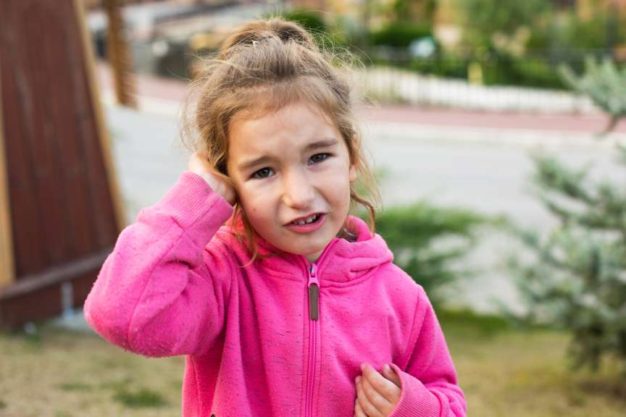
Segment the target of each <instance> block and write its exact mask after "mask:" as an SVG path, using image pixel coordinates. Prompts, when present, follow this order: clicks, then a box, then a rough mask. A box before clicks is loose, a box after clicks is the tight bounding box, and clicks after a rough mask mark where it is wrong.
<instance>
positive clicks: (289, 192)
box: [283, 172, 315, 210]
mask: <svg viewBox="0 0 626 417" xmlns="http://www.w3.org/2000/svg"><path fill="white" fill-rule="evenodd" d="M283 187H284V188H283V201H284V202H285V204H286V205H288V206H289V207H293V208H296V209H299V210H303V209H306V208H309V207H311V205H312V203H313V200H314V198H315V191H314V188H313V185H312V184H311V181H310V179H309V178H308V176H307V175H306V174H305V173H301V172H293V173H290V174H289V175H286V176H285V178H284V182H283Z"/></svg>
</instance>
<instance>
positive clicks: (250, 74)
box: [183, 18, 379, 257]
mask: <svg viewBox="0 0 626 417" xmlns="http://www.w3.org/2000/svg"><path fill="white" fill-rule="evenodd" d="M335 58H336V56H335V55H331V54H329V53H326V52H323V51H321V50H320V48H318V46H317V45H316V43H315V41H314V39H313V38H312V36H311V35H310V34H309V33H308V32H307V31H306V30H305V29H303V28H302V27H301V26H299V25H298V24H296V23H293V22H288V21H285V20H283V19H281V18H271V19H268V20H256V21H252V22H249V23H247V24H244V25H243V26H241V27H239V28H237V29H235V31H234V32H233V33H232V34H231V35H230V36H229V37H228V38H226V40H225V41H224V42H223V44H222V46H221V48H220V50H219V52H218V54H217V56H216V57H214V58H213V59H209V60H207V61H206V62H205V63H204V68H203V69H202V70H201V71H200V74H199V76H198V77H197V79H196V80H195V81H194V83H193V84H192V90H191V91H192V94H196V95H197V96H191V97H190V101H189V103H188V106H189V105H193V106H194V107H195V108H193V110H192V111H187V112H186V114H187V117H188V119H187V122H186V123H185V124H184V125H183V128H184V131H183V139H184V140H189V139H191V141H192V143H191V147H192V149H193V150H200V151H204V152H206V153H207V154H208V159H209V162H210V163H211V165H212V166H213V167H214V168H215V169H216V171H217V173H218V175H220V176H221V177H222V179H223V180H224V181H226V182H227V183H229V184H232V183H231V181H230V179H229V178H228V172H227V167H226V162H227V160H228V134H229V126H230V123H231V121H232V120H233V118H234V117H235V116H237V117H240V116H242V115H243V117H246V118H247V117H250V118H254V117H259V116H263V115H265V114H269V113H272V112H275V111H277V110H279V109H281V108H283V107H284V106H285V105H288V104H291V103H295V102H298V101H303V102H306V103H311V104H314V105H316V106H317V107H318V108H319V109H320V110H321V111H322V112H323V113H324V115H325V116H326V117H328V118H329V120H331V121H332V122H333V123H334V124H335V126H336V127H337V130H338V131H339V133H340V134H341V136H342V138H343V139H344V141H345V143H346V145H347V147H348V153H349V156H350V162H351V164H352V165H354V166H355V168H356V170H357V178H358V180H357V183H358V184H356V185H354V184H353V185H352V186H351V190H350V198H351V206H352V208H354V206H355V204H359V205H361V206H363V207H364V208H365V209H366V211H367V213H368V217H369V222H368V223H369V227H370V229H371V230H372V232H373V231H374V227H375V225H374V223H375V216H376V210H375V208H374V206H375V204H377V203H378V201H379V195H378V189H377V187H376V183H375V180H374V176H373V174H372V172H371V169H370V168H369V165H368V163H367V161H366V159H365V156H364V155H363V150H362V147H361V134H360V132H359V131H358V129H357V127H356V119H355V117H354V114H353V97H352V96H351V88H350V85H349V83H348V81H347V78H346V77H345V76H344V74H343V73H342V71H341V69H340V68H337V67H334V66H333V65H332V64H331V62H333V61H334V60H336V59H335ZM242 112H243V113H242ZM191 132H193V133H191ZM235 210H236V212H235V216H233V219H236V218H237V217H238V216H240V217H241V220H242V221H243V226H244V231H245V237H246V238H247V242H248V244H249V248H250V249H251V251H252V252H253V254H254V256H255V257H256V255H257V247H256V245H255V243H254V231H253V229H252V227H251V225H250V223H249V221H248V219H247V217H246V215H245V212H244V211H243V210H242V209H241V206H240V205H239V204H236V206H235Z"/></svg>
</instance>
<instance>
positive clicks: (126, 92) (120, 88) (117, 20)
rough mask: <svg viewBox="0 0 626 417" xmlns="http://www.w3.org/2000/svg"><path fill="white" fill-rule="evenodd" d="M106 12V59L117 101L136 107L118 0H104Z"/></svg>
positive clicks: (129, 59) (129, 58) (128, 54)
mask: <svg viewBox="0 0 626 417" xmlns="http://www.w3.org/2000/svg"><path fill="white" fill-rule="evenodd" d="M104 8H105V10H106V14H107V20H108V23H107V59H108V61H109V65H111V72H112V73H113V84H114V88H115V98H116V99H117V102H118V103H119V104H121V105H122V106H126V107H132V108H136V107H137V100H136V97H135V84H134V81H133V79H132V76H131V75H132V72H131V68H132V60H131V55H130V51H129V49H128V43H127V41H126V37H125V36H124V19H123V18H122V13H121V11H120V2H119V0H104Z"/></svg>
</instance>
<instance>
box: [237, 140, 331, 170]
mask: <svg viewBox="0 0 626 417" xmlns="http://www.w3.org/2000/svg"><path fill="white" fill-rule="evenodd" d="M337 143H338V142H337V139H335V138H324V139H321V140H318V141H315V142H311V143H309V144H308V145H307V146H306V147H305V148H304V150H305V151H307V152H309V151H312V150H314V149H319V148H327V147H329V146H333V145H336V144H337ZM272 161H273V158H272V157H270V156H267V155H263V156H260V157H258V158H254V159H250V160H248V161H244V162H242V163H240V164H239V165H238V168H239V170H240V171H246V170H248V169H250V168H252V167H254V166H257V165H262V164H267V163H269V162H272Z"/></svg>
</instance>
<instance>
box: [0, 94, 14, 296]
mask: <svg viewBox="0 0 626 417" xmlns="http://www.w3.org/2000/svg"><path fill="white" fill-rule="evenodd" d="M0 97H2V84H1V83H0ZM1 104H2V102H0V287H4V286H8V285H9V284H11V283H12V282H13V281H14V280H15V277H14V271H13V237H12V233H11V221H10V218H11V213H10V212H9V210H10V204H9V182H8V179H7V175H6V170H5V169H4V167H6V159H5V156H4V138H3V137H2V132H3V128H2V111H1V110H2V106H1Z"/></svg>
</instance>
